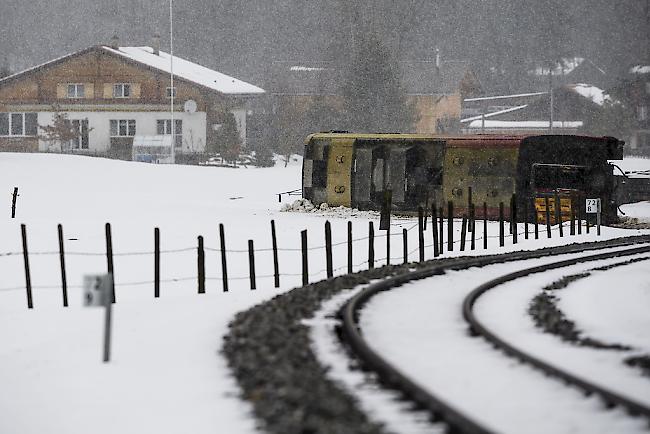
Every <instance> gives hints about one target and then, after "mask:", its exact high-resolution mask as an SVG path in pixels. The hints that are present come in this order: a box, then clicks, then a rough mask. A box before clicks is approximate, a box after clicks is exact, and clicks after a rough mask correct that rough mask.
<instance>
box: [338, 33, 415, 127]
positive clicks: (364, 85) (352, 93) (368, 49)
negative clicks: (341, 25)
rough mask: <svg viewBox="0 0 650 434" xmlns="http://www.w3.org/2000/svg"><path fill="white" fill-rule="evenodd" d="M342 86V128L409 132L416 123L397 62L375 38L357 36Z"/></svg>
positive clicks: (375, 36) (372, 35) (368, 35)
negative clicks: (358, 37) (343, 123)
mask: <svg viewBox="0 0 650 434" xmlns="http://www.w3.org/2000/svg"><path fill="white" fill-rule="evenodd" d="M344 77H345V82H344V83H343V97H344V110H343V112H344V115H345V119H346V124H345V128H346V129H349V130H352V131H356V132H408V131H412V130H413V128H414V124H415V122H416V121H417V118H416V114H415V110H414V107H413V106H412V105H411V104H409V103H408V102H407V99H406V94H405V92H404V89H403V88H402V86H401V84H400V73H399V68H398V65H397V62H395V61H394V60H393V59H392V57H391V55H390V53H389V52H388V51H387V50H386V49H385V48H384V46H383V45H382V43H381V40H380V39H379V37H378V36H377V35H375V34H372V33H371V34H366V35H360V40H359V41H358V46H357V47H356V50H355V53H354V55H353V58H352V61H351V64H350V66H349V68H348V69H347V71H346V72H345V74H344Z"/></svg>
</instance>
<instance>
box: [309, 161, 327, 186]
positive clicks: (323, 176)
mask: <svg viewBox="0 0 650 434" xmlns="http://www.w3.org/2000/svg"><path fill="white" fill-rule="evenodd" d="M311 179H312V186H313V187H318V188H325V187H327V160H314V161H313V162H312V178H311Z"/></svg>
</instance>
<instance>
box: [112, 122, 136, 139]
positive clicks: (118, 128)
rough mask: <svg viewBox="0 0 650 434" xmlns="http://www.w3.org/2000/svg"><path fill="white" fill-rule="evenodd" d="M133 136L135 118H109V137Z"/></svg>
mask: <svg viewBox="0 0 650 434" xmlns="http://www.w3.org/2000/svg"><path fill="white" fill-rule="evenodd" d="M129 136H135V119H118V120H113V119H112V120H111V137H129Z"/></svg>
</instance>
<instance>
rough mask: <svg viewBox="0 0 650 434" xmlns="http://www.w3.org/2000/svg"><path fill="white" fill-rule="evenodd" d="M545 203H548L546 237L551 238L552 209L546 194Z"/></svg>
mask: <svg viewBox="0 0 650 434" xmlns="http://www.w3.org/2000/svg"><path fill="white" fill-rule="evenodd" d="M544 204H545V205H546V216H545V217H546V237H547V238H551V209H550V201H549V199H548V196H544Z"/></svg>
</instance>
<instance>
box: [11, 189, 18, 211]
mask: <svg viewBox="0 0 650 434" xmlns="http://www.w3.org/2000/svg"><path fill="white" fill-rule="evenodd" d="M17 197H18V187H14V194H13V197H12V199H11V218H12V219H13V218H16V198H17Z"/></svg>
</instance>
